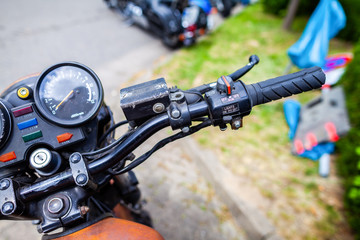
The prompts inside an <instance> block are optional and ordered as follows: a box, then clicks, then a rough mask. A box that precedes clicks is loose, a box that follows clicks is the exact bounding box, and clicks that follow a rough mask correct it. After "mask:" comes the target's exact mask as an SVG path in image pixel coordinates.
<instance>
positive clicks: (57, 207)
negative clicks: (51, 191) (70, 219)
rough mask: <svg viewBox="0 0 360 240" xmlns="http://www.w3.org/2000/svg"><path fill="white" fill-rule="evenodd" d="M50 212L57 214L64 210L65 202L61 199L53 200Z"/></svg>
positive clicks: (49, 205) (49, 208) (50, 203)
mask: <svg viewBox="0 0 360 240" xmlns="http://www.w3.org/2000/svg"><path fill="white" fill-rule="evenodd" d="M47 208H48V211H49V212H50V213H52V214H57V213H59V212H60V211H61V210H63V208H64V201H63V200H62V199H61V198H53V199H51V200H50V201H49V202H48V206H47Z"/></svg>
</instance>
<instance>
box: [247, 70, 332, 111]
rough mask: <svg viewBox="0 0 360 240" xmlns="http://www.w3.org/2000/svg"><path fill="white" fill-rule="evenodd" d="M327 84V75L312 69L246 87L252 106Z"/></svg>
mask: <svg viewBox="0 0 360 240" xmlns="http://www.w3.org/2000/svg"><path fill="white" fill-rule="evenodd" d="M324 83H325V74H324V72H323V71H322V70H321V68H319V67H312V68H307V69H304V70H301V71H299V72H296V73H291V74H288V75H284V76H281V77H276V78H272V79H268V80H265V81H262V82H258V83H254V84H249V85H246V88H247V91H248V94H249V98H250V99H251V103H252V106H256V105H260V104H263V103H267V102H270V101H274V100H277V99H280V98H283V97H289V96H291V95H293V94H298V93H302V92H306V91H310V90H312V89H316V88H320V87H321V86H322V85H323V84H324Z"/></svg>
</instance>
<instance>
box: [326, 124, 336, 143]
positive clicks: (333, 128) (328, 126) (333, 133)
mask: <svg viewBox="0 0 360 240" xmlns="http://www.w3.org/2000/svg"><path fill="white" fill-rule="evenodd" d="M325 129H326V131H327V133H328V135H329V138H330V141H331V142H336V141H337V140H339V139H340V137H339V135H338V134H337V132H336V126H335V124H334V123H332V122H327V123H325Z"/></svg>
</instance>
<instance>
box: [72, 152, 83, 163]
mask: <svg viewBox="0 0 360 240" xmlns="http://www.w3.org/2000/svg"><path fill="white" fill-rule="evenodd" d="M80 159H81V156H80V154H79V153H73V154H72V155H71V156H70V161H71V162H72V163H78V162H79V161H80Z"/></svg>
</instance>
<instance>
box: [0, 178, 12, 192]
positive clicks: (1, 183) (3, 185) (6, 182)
mask: <svg viewBox="0 0 360 240" xmlns="http://www.w3.org/2000/svg"><path fill="white" fill-rule="evenodd" d="M9 186H10V181H9V180H8V179H3V180H1V181H0V190H6V189H7V188H8V187H9Z"/></svg>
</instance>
